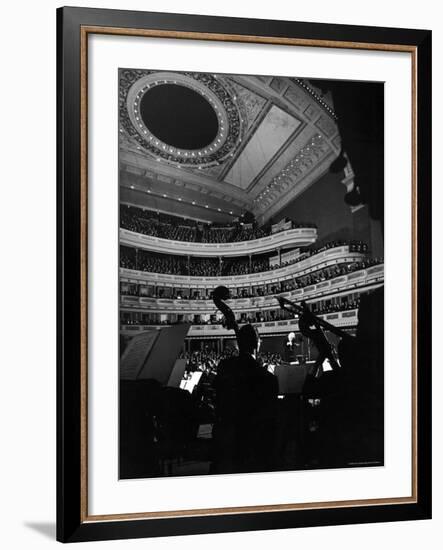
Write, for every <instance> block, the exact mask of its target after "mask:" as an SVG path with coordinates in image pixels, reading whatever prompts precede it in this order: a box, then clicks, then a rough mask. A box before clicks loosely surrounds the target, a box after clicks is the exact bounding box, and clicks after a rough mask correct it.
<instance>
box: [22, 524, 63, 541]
mask: <svg viewBox="0 0 443 550" xmlns="http://www.w3.org/2000/svg"><path fill="white" fill-rule="evenodd" d="M23 525H24V526H25V527H27V528H28V529H32V530H33V531H37V533H40V535H43V536H44V537H46V538H47V539H52V540H55V532H56V528H55V522H44V521H42V522H38V521H25V523H24V524H23Z"/></svg>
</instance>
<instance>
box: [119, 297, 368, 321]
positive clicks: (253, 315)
mask: <svg viewBox="0 0 443 550" xmlns="http://www.w3.org/2000/svg"><path fill="white" fill-rule="evenodd" d="M359 305H360V296H359V295H358V294H357V295H355V296H354V297H352V298H351V299H350V298H348V297H347V296H344V297H340V298H336V299H335V300H334V301H332V300H330V299H323V300H319V301H318V302H313V303H312V304H310V305H309V307H310V309H311V311H312V312H313V313H315V314H316V315H325V314H329V313H335V312H339V311H349V310H354V309H358V307H359ZM167 317H168V318H166V319H163V320H161V319H160V315H158V314H155V313H149V312H146V313H139V312H122V314H121V319H120V321H121V324H122V325H127V326H128V325H129V326H130V325H135V326H143V325H171V324H177V323H184V322H192V324H194V325H201V324H205V325H220V324H221V323H222V319H221V318H220V316H219V315H210V316H209V317H208V319H207V320H202V319H201V317H200V315H196V316H187V317H186V316H185V317H181V318H180V319H178V318H177V316H176V315H174V314H168V315H167ZM292 318H293V315H292V314H291V313H289V312H288V311H286V310H284V309H279V308H276V309H269V310H257V311H254V312H250V313H240V314H236V320H237V322H238V323H240V324H242V323H266V322H272V321H284V320H288V319H292Z"/></svg>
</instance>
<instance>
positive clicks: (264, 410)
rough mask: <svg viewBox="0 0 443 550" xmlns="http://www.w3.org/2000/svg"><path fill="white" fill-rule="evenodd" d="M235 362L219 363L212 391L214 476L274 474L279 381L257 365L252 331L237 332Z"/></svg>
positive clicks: (244, 328) (256, 345)
mask: <svg viewBox="0 0 443 550" xmlns="http://www.w3.org/2000/svg"><path fill="white" fill-rule="evenodd" d="M236 332H237V340H238V347H239V355H238V357H231V358H229V359H224V360H222V361H221V362H220V364H219V367H218V372H217V376H216V378H215V381H214V387H215V413H216V421H215V424H214V428H213V440H214V460H213V464H212V468H213V473H232V472H254V471H255V472H257V471H266V470H272V469H273V466H274V464H275V460H274V459H275V456H274V455H275V447H276V445H275V441H274V438H275V433H276V407H277V395H278V382H277V378H276V377H275V376H274V375H273V374H271V373H269V372H268V371H267V370H266V369H265V368H263V367H262V366H261V365H260V363H259V362H258V361H257V354H258V351H259V348H260V337H259V334H258V332H257V329H256V328H255V327H254V326H252V325H244V326H242V327H241V328H239V329H238V330H237V331H236Z"/></svg>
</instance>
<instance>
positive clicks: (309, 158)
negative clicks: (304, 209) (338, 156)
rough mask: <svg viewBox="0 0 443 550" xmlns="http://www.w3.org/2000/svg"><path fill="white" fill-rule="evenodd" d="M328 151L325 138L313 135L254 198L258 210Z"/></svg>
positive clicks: (290, 185)
mask: <svg viewBox="0 0 443 550" xmlns="http://www.w3.org/2000/svg"><path fill="white" fill-rule="evenodd" d="M329 152H330V149H329V145H328V143H327V141H326V139H325V138H324V137H323V136H322V135H320V134H316V135H314V136H313V137H312V138H311V139H310V140H309V141H308V142H307V143H306V144H305V145H304V147H302V149H301V150H300V151H299V152H298V153H297V154H296V155H295V157H294V158H292V159H291V160H290V161H289V162H288V164H286V166H285V167H284V168H283V170H282V171H281V172H280V173H279V174H278V175H277V176H275V177H274V178H273V179H272V180H271V181H270V182H269V184H268V185H267V186H266V187H265V188H264V189H263V190H262V191H261V193H259V194H258V195H257V197H256V198H255V199H254V205H255V206H256V208H258V210H260V211H264V210H266V208H268V207H269V206H270V205H271V203H272V202H273V201H275V200H276V199H277V198H278V197H279V196H280V195H281V194H282V193H285V192H286V191H287V190H288V189H289V187H292V186H294V185H295V183H296V182H297V181H299V180H300V179H301V178H303V177H304V176H305V174H306V172H308V171H309V170H310V169H311V168H312V167H313V166H315V165H316V164H318V161H320V160H321V159H322V158H323V157H325V156H326V155H327V154H328V153H329Z"/></svg>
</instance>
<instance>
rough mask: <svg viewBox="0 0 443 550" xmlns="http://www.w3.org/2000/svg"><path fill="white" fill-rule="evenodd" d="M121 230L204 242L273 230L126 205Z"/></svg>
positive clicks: (262, 234) (246, 237)
mask: <svg viewBox="0 0 443 550" xmlns="http://www.w3.org/2000/svg"><path fill="white" fill-rule="evenodd" d="M120 227H121V228H122V229H127V230H128V231H133V232H135V233H141V234H143V235H150V236H153V237H160V238H162V239H169V240H173V241H186V242H202V243H229V242H240V241H250V240H253V239H260V238H261V237H265V236H267V235H269V234H270V227H266V228H259V227H257V224H256V223H255V222H253V223H250V224H249V223H248V224H245V223H242V222H235V223H233V224H230V225H226V224H225V225H220V224H216V223H213V224H205V223H203V222H198V221H196V220H187V219H185V218H180V217H178V216H171V215H168V214H162V213H158V212H153V211H150V210H143V209H142V208H137V207H135V206H128V205H124V204H122V205H120ZM293 227H294V228H295V227H315V225H314V224H312V223H295V222H293Z"/></svg>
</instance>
